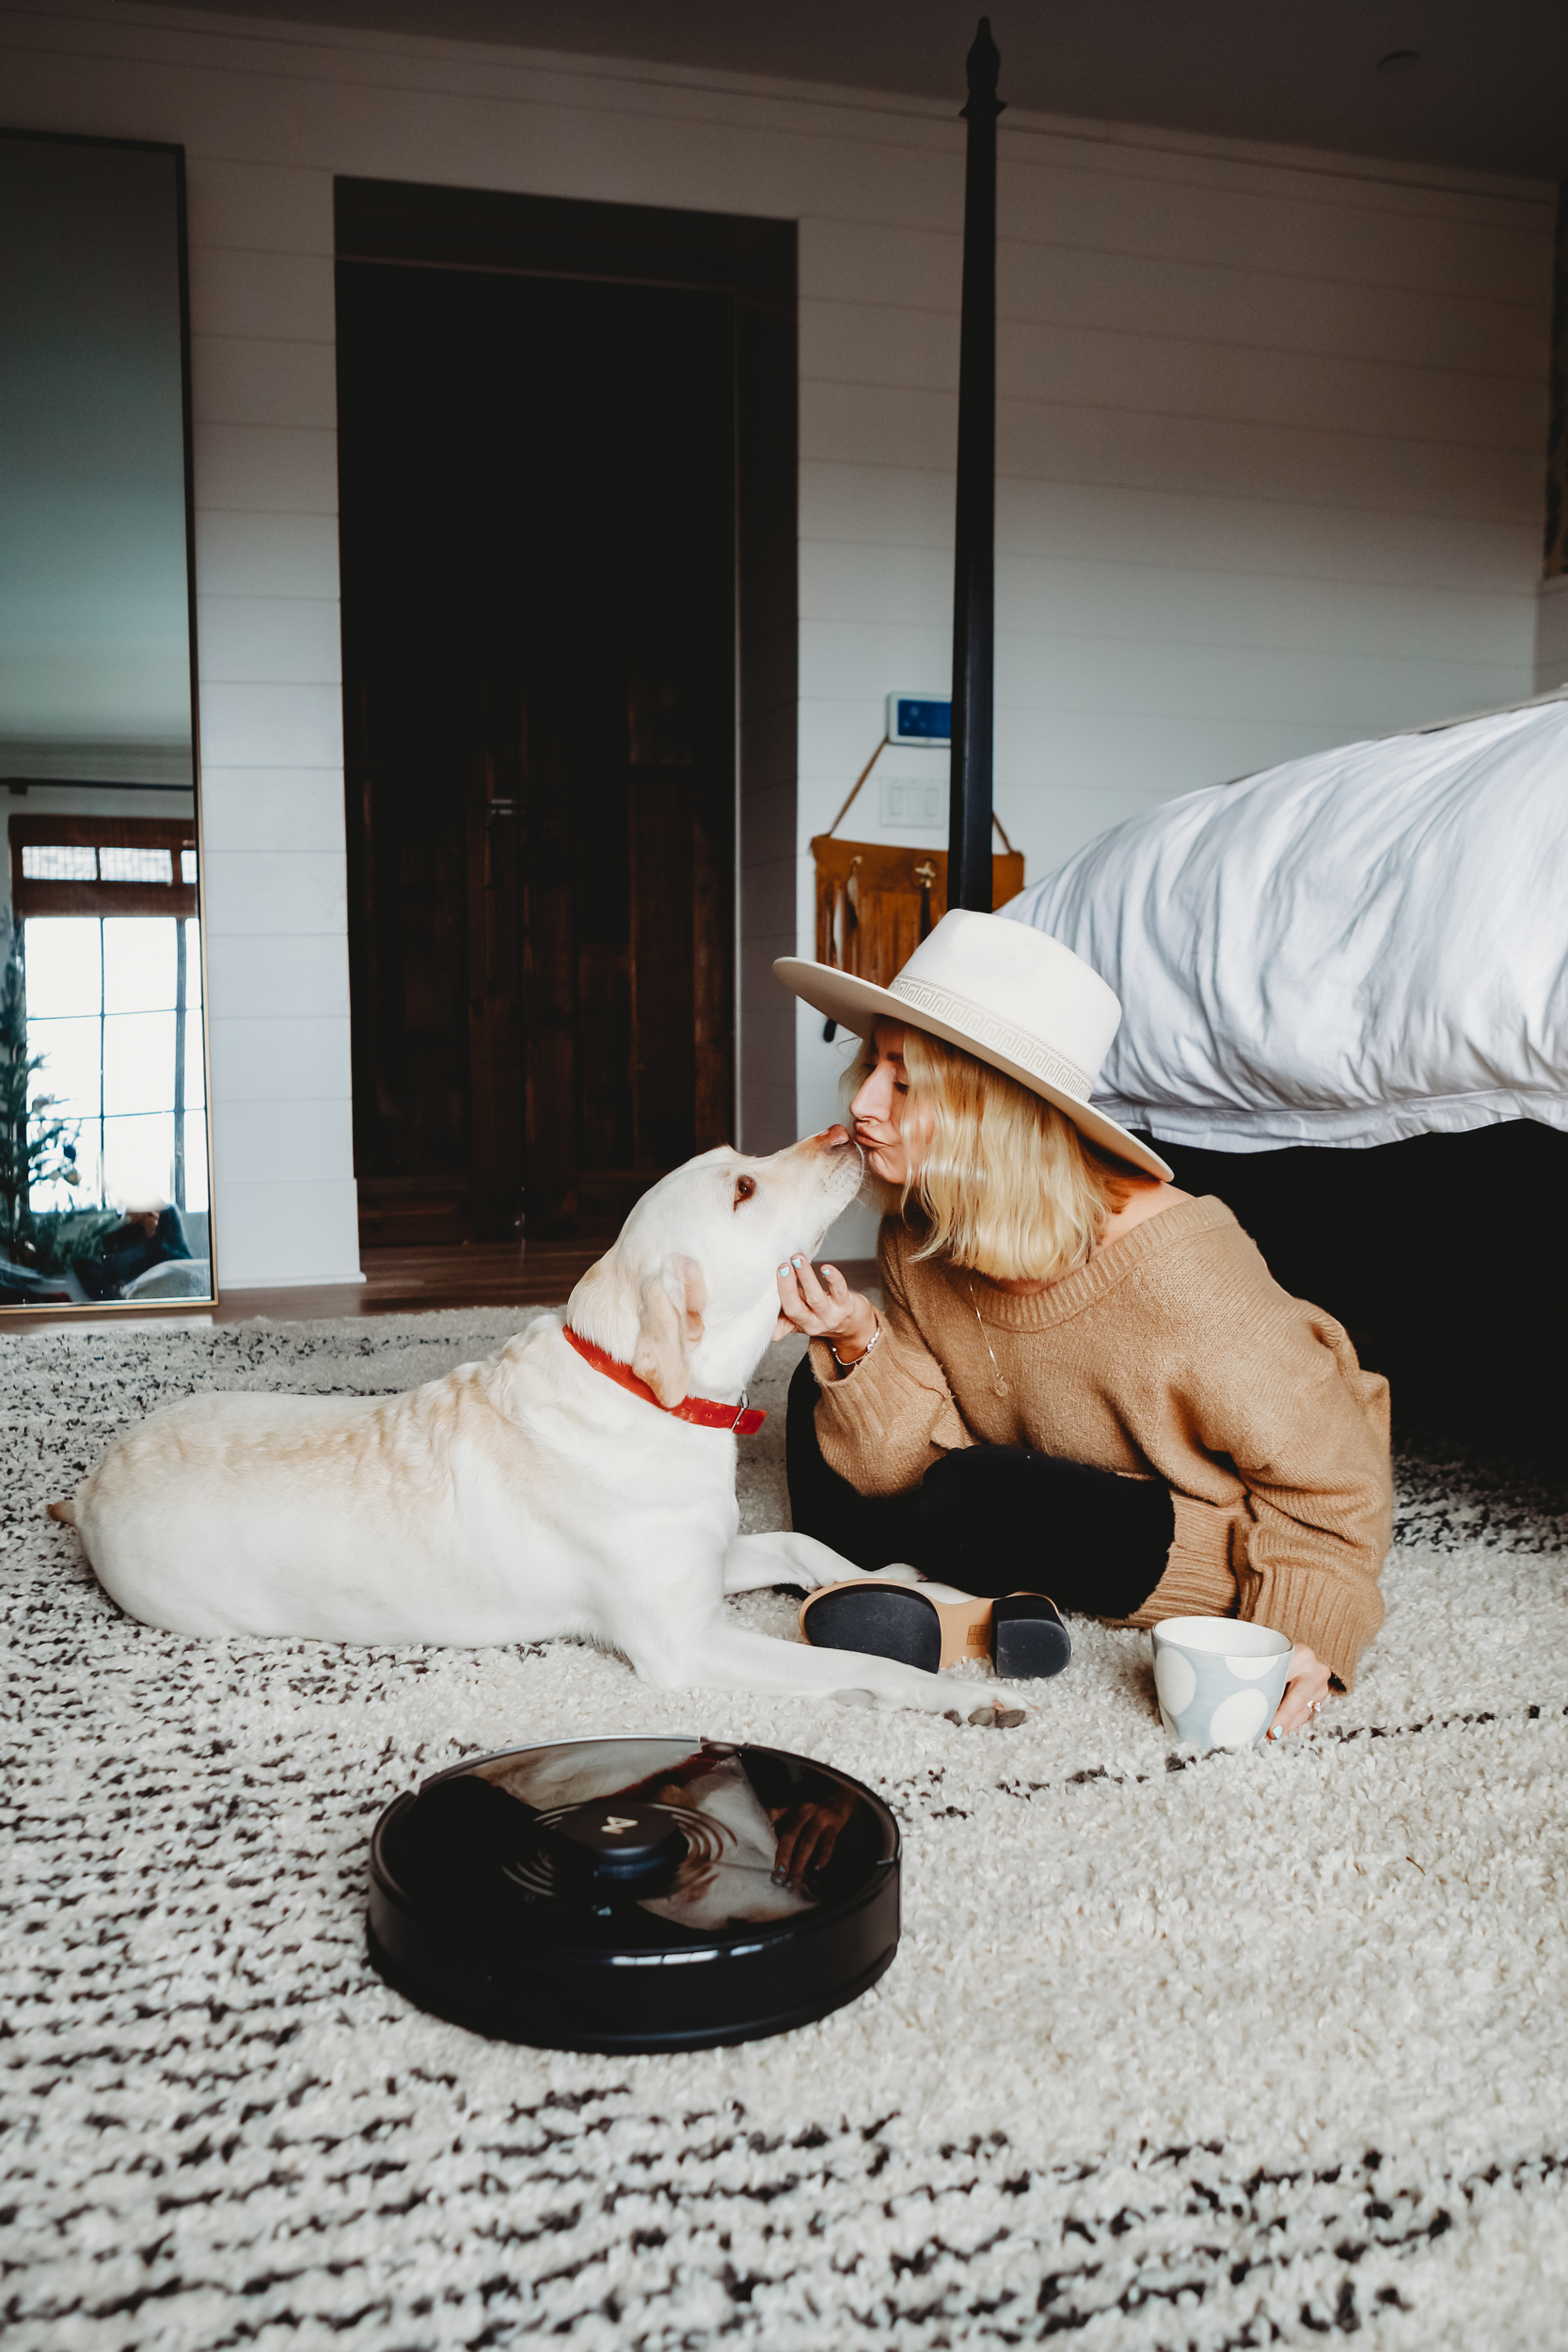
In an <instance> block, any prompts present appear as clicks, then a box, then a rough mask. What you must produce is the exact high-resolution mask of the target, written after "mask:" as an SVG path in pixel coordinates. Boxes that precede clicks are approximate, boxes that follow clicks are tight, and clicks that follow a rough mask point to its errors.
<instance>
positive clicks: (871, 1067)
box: [774, 911, 1392, 1736]
mask: <svg viewBox="0 0 1568 2352" xmlns="http://www.w3.org/2000/svg"><path fill="white" fill-rule="evenodd" d="M774 968H775V970H776V971H777V972H778V973H779V975H780V977H781V978H783V979H784V982H785V984H786V986H788V987H790V988H792V989H794V990H795V992H796V993H798V994H800V996H802V997H804V998H805V1000H806V1002H807V1003H808V1004H811V1005H814V1006H816V1009H818V1010H819V1011H822V1012H826V1013H828V1014H829V1015H830V1016H831V1017H832V1019H834V1020H837V1021H840V1022H843V1023H845V1025H847V1026H853V1027H855V1028H857V1029H858V1030H859V1031H860V1033H861V1034H862V1035H863V1037H864V1039H865V1041H866V1042H865V1046H864V1048H863V1054H862V1058H861V1061H860V1063H859V1065H858V1068H857V1071H856V1073H855V1076H856V1078H857V1080H858V1087H857V1091H856V1093H855V1096H854V1101H853V1104H852V1106H851V1113H850V1116H851V1118H852V1120H853V1122H854V1133H855V1138H856V1141H857V1142H858V1143H859V1145H860V1147H861V1149H862V1151H863V1152H864V1154H865V1157H866V1164H867V1170H868V1174H869V1176H870V1178H871V1179H872V1180H873V1183H874V1184H875V1185H876V1187H877V1188H878V1189H879V1192H880V1195H881V1199H882V1203H883V1206H884V1208H885V1210H886V1212H887V1214H886V1215H884V1217H883V1220H882V1227H881V1233H880V1237H879V1275H880V1280H881V1289H882V1296H883V1301H884V1304H883V1306H882V1308H881V1310H880V1311H878V1310H877V1309H875V1308H873V1307H872V1305H871V1304H870V1302H869V1301H868V1300H867V1299H866V1298H865V1297H863V1295H859V1294H858V1293H855V1292H852V1291H850V1290H849V1288H848V1286H847V1283H846V1282H845V1280H844V1279H843V1277H842V1276H841V1275H840V1274H839V1273H838V1272H837V1271H836V1269H835V1268H833V1267H832V1266H824V1267H823V1268H822V1269H821V1271H820V1274H817V1273H816V1272H814V1270H813V1269H812V1267H811V1266H810V1265H809V1264H807V1263H804V1262H803V1261H802V1260H800V1259H796V1260H794V1261H792V1262H791V1263H790V1264H789V1265H788V1266H781V1268H780V1269H779V1311H780V1332H781V1335H782V1334H783V1333H784V1332H785V1331H787V1330H790V1329H793V1330H796V1331H801V1332H804V1333H806V1334H807V1335H808V1336H809V1337H810V1339H811V1343H812V1344H811V1348H810V1351H809V1353H808V1356H807V1358H806V1359H805V1361H804V1362H803V1363H802V1364H801V1367H800V1371H799V1373H798V1374H797V1375H796V1378H795V1381H794V1384H793V1385H792V1388H791V1391H790V1410H789V1430H788V1438H789V1484H790V1500H791V1504H792V1507H793V1510H794V1514H795V1524H796V1526H797V1528H798V1529H800V1530H802V1531H803V1532H804V1533H806V1534H812V1535H816V1536H818V1537H819V1538H820V1539H821V1540H822V1541H824V1542H826V1543H829V1544H832V1546H833V1548H834V1549H836V1550H839V1551H841V1552H844V1553H845V1554H846V1555H847V1556H848V1557H849V1558H852V1559H854V1560H856V1561H857V1562H858V1563H859V1564H860V1565H862V1566H863V1567H879V1566H882V1565H887V1564H889V1563H892V1562H895V1561H902V1562H911V1563H912V1564H913V1565H915V1566H916V1567H918V1568H919V1569H920V1570H922V1571H923V1572H924V1573H928V1574H934V1575H937V1576H940V1577H942V1578H944V1579H947V1580H949V1581H951V1582H952V1583H953V1584H954V1585H956V1586H958V1587H960V1588H962V1589H961V1591H960V1592H958V1593H956V1594H955V1595H954V1596H953V1598H954V1600H955V1601H958V1600H961V1599H963V1598H965V1597H966V1596H969V1595H977V1596H980V1597H987V1596H991V1597H998V1596H1004V1595H1010V1594H1017V1593H1018V1592H1019V1590H1020V1588H1021V1587H1028V1588H1031V1589H1032V1590H1034V1591H1037V1592H1040V1593H1048V1594H1049V1595H1050V1596H1051V1597H1053V1599H1054V1601H1056V1602H1057V1603H1058V1604H1059V1605H1060V1606H1062V1607H1064V1608H1066V1609H1069V1610H1080V1611H1084V1612H1085V1613H1090V1614H1094V1615H1098V1616H1102V1617H1110V1618H1113V1619H1117V1620H1118V1621H1121V1622H1124V1623H1129V1624H1132V1625H1135V1626H1148V1625H1152V1624H1155V1623H1156V1622H1157V1621H1158V1620H1159V1619H1160V1618H1162V1617H1170V1616H1187V1615H1202V1616H1219V1615H1227V1614H1234V1615H1239V1616H1242V1617H1245V1618H1249V1619H1252V1620H1254V1621H1255V1622H1257V1623H1259V1624H1263V1625H1268V1626H1271V1627H1273V1628H1274V1629H1275V1630H1276V1631H1279V1632H1283V1633H1286V1634H1289V1635H1290V1637H1291V1641H1292V1643H1293V1645H1294V1650H1293V1655H1292V1657H1291V1668H1290V1677H1289V1680H1288V1682H1287V1685H1286V1690H1285V1695H1284V1698H1283V1700H1282V1702H1281V1704H1280V1708H1279V1711H1278V1714H1277V1715H1276V1717H1275V1723H1274V1725H1273V1727H1272V1734H1271V1736H1283V1735H1284V1734H1285V1733H1287V1732H1290V1731H1292V1730H1295V1729H1296V1728H1297V1727H1298V1726H1300V1725H1301V1724H1304V1723H1306V1722H1307V1721H1308V1720H1309V1718H1310V1717H1311V1716H1313V1715H1315V1714H1316V1713H1317V1711H1318V1709H1319V1708H1320V1706H1321V1705H1322V1703H1323V1698H1324V1696H1325V1695H1326V1693H1327V1692H1328V1690H1329V1688H1330V1685H1331V1681H1337V1682H1338V1684H1340V1685H1341V1686H1343V1687H1346V1688H1348V1687H1349V1684H1350V1681H1351V1678H1352V1676H1353V1675H1354V1669H1355V1663H1356V1660H1357V1657H1358V1656H1359V1654H1360V1652H1361V1650H1362V1649H1363V1647H1364V1646H1365V1645H1366V1644H1367V1642H1368V1641H1369V1640H1370V1638H1371V1636H1372V1634H1373V1633H1374V1632H1375V1631H1376V1630H1377V1628H1378V1626H1379V1624H1380V1623H1381V1622H1382V1616H1383V1604H1382V1600H1381V1597H1380V1596H1379V1593H1378V1589H1377V1578H1378V1573H1379V1570H1380V1568H1381V1566H1382V1564H1383V1559H1384V1555H1385V1552H1386V1549H1387V1546H1388V1541H1389V1535H1390V1528H1391V1520H1392V1492H1391V1481H1390V1474H1389V1461H1388V1391H1387V1383H1386V1381H1385V1380H1383V1379H1382V1378H1381V1377H1379V1376H1378V1375H1373V1374H1369V1373H1365V1372H1363V1371H1362V1370H1361V1368H1360V1366H1359V1364H1358V1363H1357V1361H1356V1358H1355V1352H1354V1348H1353V1347H1352V1345H1351V1343H1350V1342H1349V1340H1348V1339H1347V1337H1346V1336H1345V1333H1344V1331H1343V1330H1342V1329H1341V1327H1339V1325H1338V1324H1337V1323H1336V1322H1335V1321H1334V1320H1333V1318H1332V1317H1331V1316H1329V1315H1326V1314H1324V1313H1323V1311H1321V1310H1320V1309H1318V1308H1316V1307H1312V1306H1309V1305H1307V1304H1306V1303H1305V1302H1304V1301H1302V1300H1299V1299H1293V1298H1291V1297H1288V1296H1287V1295H1286V1294H1285V1293H1284V1292H1283V1291H1282V1290H1280V1288H1279V1287H1278V1285H1277V1284H1276V1283H1275V1281H1274V1280H1273V1279H1271V1277H1270V1275H1269V1271H1268V1268H1267V1267H1266V1266H1265V1264H1264V1263H1263V1261H1262V1259H1261V1258H1260V1256H1259V1253H1258V1250H1257V1249H1256V1248H1255V1247H1254V1246H1253V1244H1252V1243H1251V1242H1250V1241H1249V1240H1248V1239H1247V1237H1246V1235H1245V1234H1244V1233H1243V1232H1242V1231H1241V1229H1240V1227H1239V1226H1238V1225H1237V1223H1236V1220H1235V1218H1234V1217H1233V1216H1231V1214H1230V1212H1229V1210H1228V1209H1227V1208H1226V1207H1225V1206H1224V1204H1223V1202H1221V1201H1219V1200H1212V1199H1209V1200H1194V1199H1193V1198H1192V1197H1191V1196H1190V1195H1188V1194H1185V1193H1182V1192H1180V1191H1178V1190H1177V1188H1176V1187H1175V1186H1174V1185H1173V1184H1171V1183H1170V1182H1169V1177H1170V1170H1169V1168H1167V1167H1166V1165H1165V1163H1164V1161H1163V1160H1162V1159H1161V1158H1160V1157H1159V1155H1158V1154H1157V1153H1156V1152H1153V1151H1151V1150H1150V1149H1149V1148H1148V1146H1147V1145H1145V1144H1143V1143H1141V1142H1140V1141H1139V1140H1138V1138H1137V1137H1136V1136H1132V1135H1130V1134H1128V1133H1127V1132H1126V1131H1125V1130H1124V1129H1122V1128H1120V1127H1118V1126H1117V1124H1116V1122H1115V1121H1114V1120H1109V1119H1106V1118H1105V1117H1103V1115H1102V1114H1101V1113H1100V1112H1097V1111H1095V1110H1094V1109H1093V1108H1092V1106H1091V1105H1090V1103H1089V1099H1088V1098H1089V1095H1090V1093H1091V1091H1092V1089H1093V1083H1094V1079H1095V1077H1096V1075H1097V1074H1098V1072H1099V1068H1100V1064H1101V1060H1102V1059H1103V1057H1104V1055H1105V1052H1106V1050H1107V1048H1108V1047H1109V1044H1110V1041H1111V1039H1112V1037H1113V1036H1114V1035H1115V1033H1116V1029H1117V1023H1118V1022H1119V1019H1120V1006H1119V1005H1118V1003H1117V999H1116V997H1115V995H1114V994H1113V993H1112V992H1111V991H1110V990H1109V989H1108V988H1107V987H1106V986H1105V984H1104V982H1103V981H1102V980H1101V978H1100V977H1099V976H1098V974H1096V973H1094V972H1092V971H1091V970H1090V968H1089V966H1088V965H1087V964H1085V963H1084V962H1083V961H1081V960H1080V959H1079V958H1078V957H1076V956H1074V955H1072V954H1071V953H1070V951H1069V949H1067V948H1065V947H1063V946H1061V945H1060V944H1059V942H1057V941H1055V940H1053V939H1048V938H1046V937H1044V936H1043V934H1041V933H1039V932H1037V931H1035V930H1030V929H1028V928H1027V927H1026V926H1024V925H1022V924H1018V923H1010V922H1007V921H1006V920H1005V919H1004V918H1002V917H1000V916H996V915H989V914H968V913H962V912H957V911H956V912H954V913H952V914H947V915H945V916H944V917H943V918H942V922H941V923H940V924H938V926H937V927H936V929H935V930H933V931H932V933H931V934H930V936H929V938H927V940H925V941H924V942H923V943H922V944H921V946H919V947H918V948H917V950H916V951H915V953H914V955H913V956H911V959H910V961H908V963H907V964H906V965H905V966H904V968H903V970H902V971H901V972H900V973H899V974H898V975H897V976H896V977H895V979H894V981H893V983H892V985H891V986H890V987H889V988H886V989H882V988H877V987H874V986H872V985H871V984H870V983H869V982H867V981H863V980H859V979H855V978H853V977H851V976H849V975H847V974H845V973H841V972H837V971H833V970H832V969H830V968H829V967H827V966H825V965H821V964H814V963H806V962H802V961H799V960H798V959H795V958H788V959H785V960H784V961H781V962H780V963H778V964H776V965H775V967H774ZM902 1589H903V1592H904V1594H905V1596H906V1598H904V1599H903V1600H900V1598H899V1588H896V1587H895V1588H893V1589H892V1590H889V1588H887V1587H883V1586H881V1585H879V1584H867V1585H863V1586H861V1587H859V1588H857V1590H858V1592H859V1593H860V1594H863V1595H864V1596H865V1597H864V1598H862V1599H857V1598H856V1597H855V1595H854V1594H849V1595H847V1596H846V1597H845V1598H844V1600H843V1602H842V1604H841V1605H842V1607H843V1608H845V1609H847V1610H853V1611H856V1612H858V1613H859V1614H858V1622H857V1623H856V1624H854V1625H852V1626H851V1627H850V1628H849V1629H848V1634H847V1638H846V1637H845V1634H844V1633H843V1631H842V1630H841V1631H839V1632H836V1633H834V1634H832V1636H831V1638H832V1640H833V1641H834V1642H835V1644H836V1645H839V1646H845V1647H854V1648H862V1649H883V1648H891V1649H894V1650H895V1651H896V1650H897V1645H898V1642H899V1639H900V1621H901V1619H907V1617H908V1615H909V1613H910V1612H911V1606H912V1607H913V1608H920V1607H921V1604H920V1602H919V1601H918V1600H917V1601H915V1602H914V1603H913V1604H911V1603H910V1602H909V1600H908V1598H907V1595H908V1592H909V1589H910V1588H908V1587H904V1588H902ZM914 1590H915V1592H916V1594H918V1592H919V1587H918V1586H916V1587H915V1588H914ZM1015 1608H1016V1604H1014V1603H1008V1604H1006V1608H1005V1610H1004V1611H1001V1612H998V1616H999V1619H1000V1617H1002V1616H1003V1615H1005V1614H1006V1613H1007V1612H1010V1611H1013V1610H1014V1609H1015ZM923 1613H924V1614H925V1615H926V1616H927V1618H928V1617H929V1615H930V1610H929V1608H928V1607H926V1608H925V1609H924V1611H923ZM981 1614H982V1616H983V1614H984V1611H983V1609H982V1612H981ZM809 1630H810V1627H809V1624H808V1631H809ZM818 1638H820V1637H818ZM998 1639H1000V1632H999V1631H998ZM1057 1640H1058V1642H1061V1637H1060V1636H1059V1635H1058V1636H1057ZM1025 1646H1026V1645H1025ZM899 1654H901V1653H899ZM997 1654H998V1658H999V1661H1000V1657H1001V1651H1000V1650H998V1653H997ZM1065 1654H1066V1645H1065V1643H1061V1652H1060V1656H1059V1658H1058V1660H1057V1661H1056V1662H1065ZM1016 1670H1017V1669H1015V1671H1016ZM1036 1671H1047V1672H1049V1671H1053V1666H1052V1665H1051V1664H1050V1663H1045V1664H1042V1665H1040V1666H1037V1668H1036Z"/></svg>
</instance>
